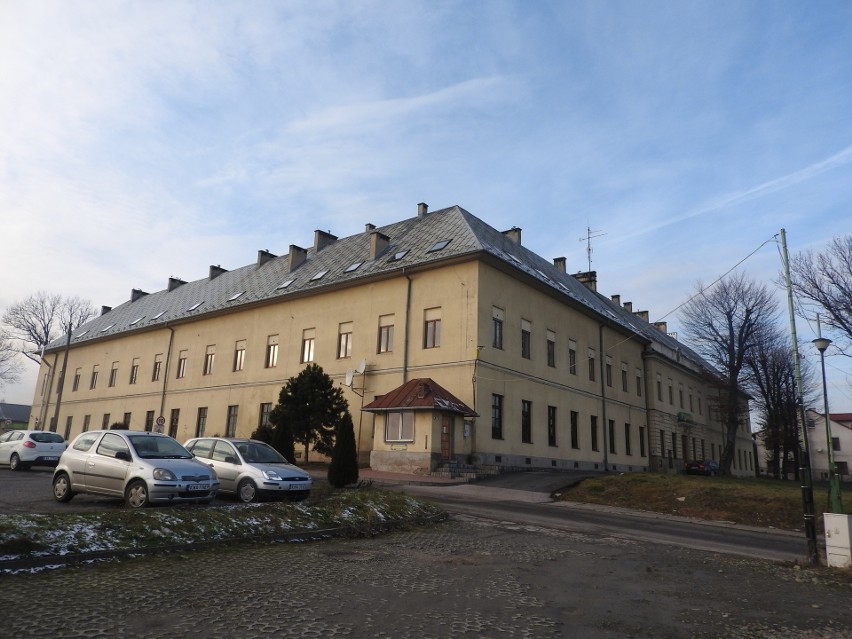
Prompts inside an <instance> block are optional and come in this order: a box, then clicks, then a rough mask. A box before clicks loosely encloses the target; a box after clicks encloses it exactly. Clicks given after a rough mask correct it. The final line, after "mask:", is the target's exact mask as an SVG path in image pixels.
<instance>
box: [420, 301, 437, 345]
mask: <svg viewBox="0 0 852 639" xmlns="http://www.w3.org/2000/svg"><path fill="white" fill-rule="evenodd" d="M424 322H425V324H424V327H423V348H438V347H439V346H440V345H441V309H440V308H427V309H426V311H425V313H424Z"/></svg>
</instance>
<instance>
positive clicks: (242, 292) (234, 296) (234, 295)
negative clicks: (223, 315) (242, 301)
mask: <svg viewBox="0 0 852 639" xmlns="http://www.w3.org/2000/svg"><path fill="white" fill-rule="evenodd" d="M243 295H245V291H240V292H239V293H234V294H233V295H231V297H229V298H228V301H229V302H233V301H234V300H236V299H239V298H240V297H242V296H243Z"/></svg>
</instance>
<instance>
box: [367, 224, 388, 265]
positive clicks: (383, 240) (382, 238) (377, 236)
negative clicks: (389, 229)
mask: <svg viewBox="0 0 852 639" xmlns="http://www.w3.org/2000/svg"><path fill="white" fill-rule="evenodd" d="M388 244H390V238H389V237H388V236H387V235H385V234H384V233H380V232H379V231H370V259H371V260H374V259H376V258H377V257H378V256H379V255H381V254H382V251H384V250H385V249H386V248H387V247H388Z"/></svg>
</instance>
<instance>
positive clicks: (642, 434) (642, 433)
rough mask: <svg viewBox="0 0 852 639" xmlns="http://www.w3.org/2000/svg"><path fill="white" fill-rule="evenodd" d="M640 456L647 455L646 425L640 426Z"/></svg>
mask: <svg viewBox="0 0 852 639" xmlns="http://www.w3.org/2000/svg"><path fill="white" fill-rule="evenodd" d="M639 456H640V457H644V456H645V427H644V426H640V427H639Z"/></svg>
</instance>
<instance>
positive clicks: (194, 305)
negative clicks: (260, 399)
mask: <svg viewBox="0 0 852 639" xmlns="http://www.w3.org/2000/svg"><path fill="white" fill-rule="evenodd" d="M202 304H204V300H201V301H200V302H196V303H195V304H193V305H192V306H190V307H189V308H188V309H186V310H187V311H194V310H195V309H197V308H198V307H199V306H201V305H202Z"/></svg>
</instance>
